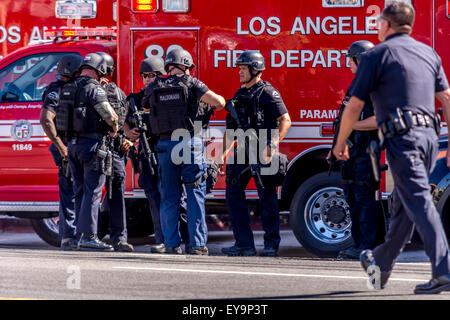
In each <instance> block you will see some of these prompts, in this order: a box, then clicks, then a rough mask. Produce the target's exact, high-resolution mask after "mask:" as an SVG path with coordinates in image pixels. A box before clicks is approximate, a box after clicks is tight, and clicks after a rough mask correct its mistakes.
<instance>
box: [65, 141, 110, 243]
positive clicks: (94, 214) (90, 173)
mask: <svg viewBox="0 0 450 320" xmlns="http://www.w3.org/2000/svg"><path fill="white" fill-rule="evenodd" d="M97 145H98V141H97V140H94V139H90V138H84V137H81V138H78V139H73V140H72V141H71V142H70V143H69V148H68V149H69V150H68V153H69V165H70V170H71V172H72V178H73V189H74V194H75V214H76V216H77V223H76V226H77V231H78V232H79V233H82V234H85V235H86V236H89V235H94V234H97V219H98V209H99V206H100V201H101V196H102V189H103V186H104V185H105V175H104V174H102V173H101V172H100V170H99V169H98V168H97V165H96V163H97V152H96V149H97Z"/></svg>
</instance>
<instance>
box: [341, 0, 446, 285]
mask: <svg viewBox="0 0 450 320" xmlns="http://www.w3.org/2000/svg"><path fill="white" fill-rule="evenodd" d="M413 23H414V8H413V7H412V6H411V5H410V4H408V3H406V2H393V3H390V4H388V5H387V6H386V7H385V9H384V10H383V13H382V15H381V16H380V18H379V34H378V37H379V39H380V41H382V43H381V44H379V45H377V46H376V47H375V48H373V49H372V50H371V51H370V52H368V53H367V54H365V55H364V56H363V57H362V59H361V62H360V64H359V67H358V71H357V73H356V77H355V79H354V87H353V89H352V91H351V96H352V97H351V99H350V101H349V103H348V105H347V107H346V109H345V111H344V114H343V117H342V122H341V126H340V133H339V137H338V141H337V144H336V146H335V148H334V149H333V152H334V154H335V156H336V157H337V158H338V159H340V160H348V158H349V154H348V146H347V145H346V142H345V141H346V139H347V138H348V136H349V135H350V133H351V130H352V127H353V124H354V123H355V122H356V121H357V120H358V118H359V114H360V112H361V110H362V108H363V106H364V101H367V99H369V97H370V98H371V100H372V102H373V104H374V108H375V114H376V121H377V124H378V127H379V132H381V135H382V138H381V143H382V144H384V146H385V147H386V155H387V159H388V161H389V165H390V167H391V170H392V176H393V178H394V184H395V189H394V191H393V208H392V212H391V215H392V218H391V220H390V225H389V230H388V234H387V235H386V239H385V242H384V243H383V244H381V245H380V246H377V247H376V248H375V249H374V250H373V251H372V250H364V251H363V252H362V253H361V256H360V260H361V264H362V266H363V268H364V269H365V270H366V272H367V273H368V274H369V276H370V278H371V281H373V284H374V287H375V288H377V289H382V288H384V286H385V285H386V283H387V281H388V279H389V276H390V273H391V271H392V268H393V266H394V264H395V261H396V259H397V257H398V255H399V254H400V253H401V251H402V249H403V248H404V246H405V243H406V242H407V241H408V240H409V236H410V234H411V232H412V230H413V228H414V225H415V226H416V229H417V231H418V232H419V235H420V237H421V238H422V241H423V243H424V247H425V252H426V254H427V255H428V257H429V258H430V261H431V269H432V279H431V280H430V281H429V282H427V283H425V284H419V285H417V286H416V288H415V290H414V292H415V293H416V294H430V293H440V292H441V291H444V290H450V257H449V250H448V243H447V237H446V235H445V232H444V229H443V226H442V222H441V219H440V217H439V214H438V212H437V210H436V208H435V207H434V204H433V202H432V197H431V193H430V186H429V185H428V176H429V174H430V171H431V170H432V168H433V166H434V164H435V159H436V155H437V151H438V149H437V148H438V144H437V132H438V131H439V123H438V119H437V117H436V115H435V106H434V102H435V97H437V98H438V99H439V100H440V101H441V103H442V105H443V107H444V110H445V117H446V120H447V122H448V121H450V90H449V85H448V81H447V78H446V76H445V74H444V71H443V68H442V65H441V59H440V58H439V56H438V55H437V53H436V52H435V51H434V50H433V49H432V48H430V47H428V46H427V45H425V44H423V43H420V42H418V41H416V40H414V39H413V38H411V37H410V36H409V34H410V33H411V31H412V27H413ZM447 160H449V155H448V154H447ZM448 165H449V166H450V161H448Z"/></svg>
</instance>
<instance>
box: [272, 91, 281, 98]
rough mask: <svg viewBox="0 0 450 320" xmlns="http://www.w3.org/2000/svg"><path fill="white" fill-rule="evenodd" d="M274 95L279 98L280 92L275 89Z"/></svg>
mask: <svg viewBox="0 0 450 320" xmlns="http://www.w3.org/2000/svg"><path fill="white" fill-rule="evenodd" d="M272 96H273V97H275V98H279V97H280V94H279V93H278V91H273V92H272Z"/></svg>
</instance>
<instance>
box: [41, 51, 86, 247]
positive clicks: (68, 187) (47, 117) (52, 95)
mask: <svg viewBox="0 0 450 320" xmlns="http://www.w3.org/2000/svg"><path fill="white" fill-rule="evenodd" d="M82 61H83V59H82V58H81V56H80V55H78V54H67V55H64V56H63V57H61V59H60V60H59V62H58V66H57V72H58V76H59V79H58V80H57V81H55V82H52V83H51V84H50V85H49V86H48V87H47V88H46V90H45V92H44V94H43V96H42V101H43V105H42V109H41V115H40V122H41V125H42V128H43V129H44V132H45V133H46V134H47V136H48V137H49V139H50V141H51V142H52V144H51V145H50V148H49V151H50V153H51V154H52V157H53V160H54V162H55V164H56V165H57V166H58V167H59V169H58V186H59V223H58V227H59V235H60V237H61V248H62V249H63V250H76V249H77V247H78V240H77V239H76V226H75V208H74V205H75V197H74V192H73V184H72V177H71V173H70V169H69V166H68V161H69V159H68V154H67V142H68V140H69V138H70V137H69V136H68V132H67V131H62V130H58V128H59V129H61V128H60V122H61V121H59V120H60V117H58V104H59V96H60V92H61V89H62V87H63V86H64V85H65V84H66V83H68V82H70V81H73V80H74V78H75V77H76V76H77V75H78V69H79V68H80V66H81V63H82Z"/></svg>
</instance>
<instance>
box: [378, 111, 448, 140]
mask: <svg viewBox="0 0 450 320" xmlns="http://www.w3.org/2000/svg"><path fill="white" fill-rule="evenodd" d="M396 120H397V119H395V120H392V119H390V120H387V121H384V122H382V123H381V125H380V130H381V132H382V133H383V135H384V136H385V137H386V138H389V137H392V136H393V135H395V134H404V133H406V132H408V131H409V130H410V129H412V128H415V127H427V128H433V129H434V130H435V131H436V133H437V134H438V135H439V130H440V122H439V118H438V117H430V116H429V115H426V114H421V113H412V112H411V111H405V112H403V114H402V119H401V120H402V121H403V123H404V128H403V129H401V130H399V128H398V127H399V126H398V124H396Z"/></svg>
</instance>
